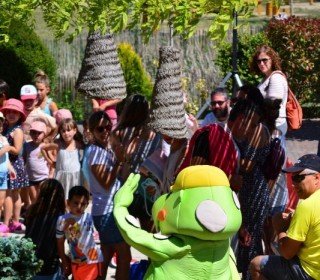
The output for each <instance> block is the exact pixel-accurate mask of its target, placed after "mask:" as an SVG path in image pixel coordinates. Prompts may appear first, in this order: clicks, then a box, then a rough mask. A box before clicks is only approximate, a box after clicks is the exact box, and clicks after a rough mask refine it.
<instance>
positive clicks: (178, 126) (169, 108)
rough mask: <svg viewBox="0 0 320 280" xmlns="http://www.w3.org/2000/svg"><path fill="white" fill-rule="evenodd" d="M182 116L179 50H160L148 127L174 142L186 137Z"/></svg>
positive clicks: (183, 114) (184, 122) (184, 119)
mask: <svg viewBox="0 0 320 280" xmlns="http://www.w3.org/2000/svg"><path fill="white" fill-rule="evenodd" d="M185 114H186V111H185V108H184V102H183V92H182V83H181V62H180V51H179V50H177V49H175V48H173V47H170V46H167V47H161V48H160V58H159V67H158V71H157V75H156V81H155V85H154V88H153V95H152V101H151V110H150V120H149V126H150V127H151V128H153V129H154V130H155V131H157V132H159V133H161V134H164V135H167V136H169V137H172V138H175V139H182V138H187V136H188V134H187V126H186V117H185Z"/></svg>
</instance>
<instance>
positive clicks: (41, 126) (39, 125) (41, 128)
mask: <svg viewBox="0 0 320 280" xmlns="http://www.w3.org/2000/svg"><path fill="white" fill-rule="evenodd" d="M31 130H34V131H38V132H44V134H46V132H47V126H46V124H45V123H44V122H42V121H34V122H32V124H31V126H30V131H31Z"/></svg>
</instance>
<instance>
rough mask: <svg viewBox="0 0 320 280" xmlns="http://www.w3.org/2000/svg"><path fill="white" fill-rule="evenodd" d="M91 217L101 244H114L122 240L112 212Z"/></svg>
mask: <svg viewBox="0 0 320 280" xmlns="http://www.w3.org/2000/svg"><path fill="white" fill-rule="evenodd" d="M92 218H93V223H94V226H95V228H96V229H97V231H98V232H99V237H100V242H101V243H102V244H114V243H121V242H124V240H123V238H122V236H121V233H120V231H119V229H118V227H117V225H116V222H115V220H114V217H113V212H111V213H108V214H105V215H102V216H93V217H92Z"/></svg>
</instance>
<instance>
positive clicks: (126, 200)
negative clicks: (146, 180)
mask: <svg viewBox="0 0 320 280" xmlns="http://www.w3.org/2000/svg"><path fill="white" fill-rule="evenodd" d="M139 180H140V175H139V174H133V173H131V174H130V175H129V177H128V179H127V181H126V182H125V183H124V185H123V186H122V187H121V188H120V189H119V190H118V192H117V193H116V195H115V197H114V204H115V207H119V206H120V207H121V206H122V207H128V206H129V205H130V204H131V203H132V201H133V194H134V193H135V191H136V189H137V188H138V183H139Z"/></svg>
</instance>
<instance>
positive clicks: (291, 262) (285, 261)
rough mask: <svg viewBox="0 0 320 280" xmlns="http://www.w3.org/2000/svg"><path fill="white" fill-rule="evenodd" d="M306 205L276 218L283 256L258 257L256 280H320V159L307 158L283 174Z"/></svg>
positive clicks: (254, 263) (253, 270) (253, 266)
mask: <svg viewBox="0 0 320 280" xmlns="http://www.w3.org/2000/svg"><path fill="white" fill-rule="evenodd" d="M283 171H284V172H286V173H291V174H292V181H293V185H294V188H295V191H296V192H297V194H298V196H299V198H300V199H302V201H301V202H300V203H299V205H298V206H297V209H296V210H295V212H294V214H293V213H281V215H279V216H276V217H274V220H273V225H274V228H275V231H276V232H277V234H278V245H279V252H280V254H281V256H258V257H256V258H254V259H253V260H252V262H251V275H252V279H270V280H271V279H272V280H277V279H279V280H280V279H281V280H286V279H288V280H289V279H290V280H291V279H292V280H295V279H296V280H304V279H308V280H309V279H316V280H317V279H320V157H318V156H317V155H314V154H308V155H304V156H302V157H301V158H299V159H298V161H297V162H296V163H295V164H294V165H293V166H291V167H289V168H286V169H284V170H283Z"/></svg>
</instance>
